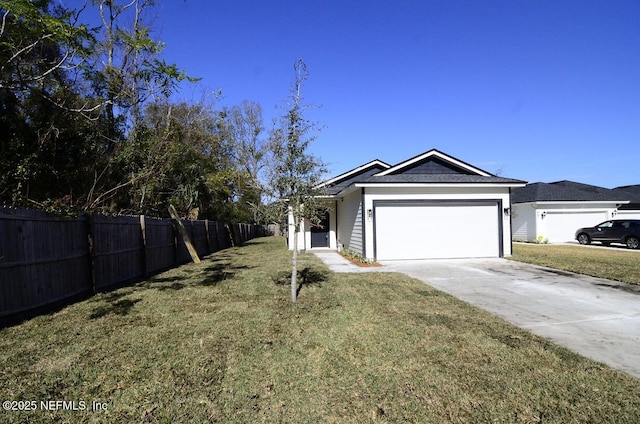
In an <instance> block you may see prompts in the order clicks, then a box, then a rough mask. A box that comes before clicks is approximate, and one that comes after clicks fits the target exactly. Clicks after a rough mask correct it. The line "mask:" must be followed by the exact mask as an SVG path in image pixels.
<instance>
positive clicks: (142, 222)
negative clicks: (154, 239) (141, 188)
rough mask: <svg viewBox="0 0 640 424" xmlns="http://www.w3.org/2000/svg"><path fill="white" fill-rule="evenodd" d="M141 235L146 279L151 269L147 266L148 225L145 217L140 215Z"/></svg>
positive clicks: (143, 270) (143, 269) (143, 267)
mask: <svg viewBox="0 0 640 424" xmlns="http://www.w3.org/2000/svg"><path fill="white" fill-rule="evenodd" d="M140 235H141V236H142V254H141V255H140V256H141V257H142V258H141V259H142V272H143V275H144V278H147V277H148V276H149V269H148V266H147V225H146V219H145V216H144V215H140Z"/></svg>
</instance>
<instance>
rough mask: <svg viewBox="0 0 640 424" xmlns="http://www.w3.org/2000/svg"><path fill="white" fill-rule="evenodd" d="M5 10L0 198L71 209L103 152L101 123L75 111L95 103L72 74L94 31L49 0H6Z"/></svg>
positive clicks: (0, 57) (1, 10) (0, 41)
mask: <svg viewBox="0 0 640 424" xmlns="http://www.w3.org/2000/svg"><path fill="white" fill-rule="evenodd" d="M0 15H1V17H2V20H1V24H0V110H1V111H2V114H0V201H3V202H6V203H11V204H28V205H33V204H36V205H38V206H41V207H43V206H47V207H55V205H56V204H57V203H64V206H65V207H67V208H73V207H74V206H76V203H77V202H78V199H79V198H80V197H81V194H82V192H83V190H84V188H83V185H84V186H86V183H85V182H86V181H90V180H91V177H90V175H89V174H90V170H89V168H90V166H88V164H93V163H97V162H98V161H99V158H100V157H101V156H100V154H99V153H100V152H97V151H96V149H94V148H93V147H94V145H93V144H92V140H93V139H95V136H94V135H95V134H96V133H97V128H98V127H99V123H97V122H94V121H87V120H85V119H81V116H79V115H78V114H77V113H69V112H70V111H74V112H79V111H81V110H83V108H85V109H84V110H86V108H87V107H88V105H89V104H90V103H91V102H88V101H86V99H84V98H83V97H82V96H81V95H80V94H79V93H78V91H77V90H75V88H74V85H73V83H72V78H73V77H74V76H77V72H79V69H80V66H81V64H82V63H83V61H84V60H85V59H86V58H87V56H88V55H89V54H90V48H89V47H90V45H91V42H92V36H91V34H90V32H89V31H88V30H87V28H86V27H85V26H82V25H78V24H77V14H74V13H72V12H70V11H68V10H65V9H63V8H62V7H60V6H57V5H56V6H52V5H51V2H50V1H49V0H38V1H27V0H13V1H2V0H0ZM85 188H86V187H85Z"/></svg>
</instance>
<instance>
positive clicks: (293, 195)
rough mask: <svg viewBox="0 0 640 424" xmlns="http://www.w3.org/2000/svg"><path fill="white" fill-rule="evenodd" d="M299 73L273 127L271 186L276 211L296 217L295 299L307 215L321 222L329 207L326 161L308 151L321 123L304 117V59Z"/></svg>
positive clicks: (296, 67) (299, 63)
mask: <svg viewBox="0 0 640 424" xmlns="http://www.w3.org/2000/svg"><path fill="white" fill-rule="evenodd" d="M294 70H295V73H296V77H295V81H294V84H293V87H292V89H291V94H290V99H289V104H288V106H287V110H286V113H285V114H284V115H282V117H281V119H280V125H279V126H278V127H276V128H274V130H273V131H272V134H271V143H272V146H273V155H274V167H273V170H272V172H273V173H272V175H271V187H272V188H273V190H274V193H273V194H274V196H275V197H276V199H277V200H276V202H275V203H274V211H275V212H276V213H277V214H278V218H279V220H278V221H276V222H283V221H285V220H286V217H287V216H289V217H290V219H291V220H292V221H293V231H294V237H293V239H294V242H293V246H292V247H293V269H292V272H291V300H292V301H293V302H295V301H296V297H297V282H296V280H297V254H298V234H299V233H300V228H301V224H302V223H303V221H304V220H305V219H306V220H308V221H309V222H311V223H312V224H317V223H319V222H320V220H321V217H322V215H323V214H324V212H325V211H326V205H325V203H324V202H323V200H322V196H323V195H324V194H325V191H324V189H323V188H320V187H319V185H320V183H321V182H322V177H323V175H325V174H326V172H327V169H326V165H325V164H324V163H323V162H322V161H321V160H320V159H319V158H317V157H315V156H313V155H311V154H310V153H308V152H307V149H308V147H309V144H310V143H311V142H312V141H313V140H315V139H316V135H315V131H317V130H318V126H317V125H316V124H315V123H313V122H310V121H309V120H307V119H306V118H305V117H304V110H305V108H307V107H308V106H305V105H304V104H303V103H302V101H303V97H302V84H303V83H304V81H305V80H306V79H307V76H308V74H307V67H306V65H305V63H304V61H303V60H302V59H298V60H297V61H296V63H295V64H294Z"/></svg>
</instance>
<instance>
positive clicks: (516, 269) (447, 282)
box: [318, 252, 640, 379]
mask: <svg viewBox="0 0 640 424" xmlns="http://www.w3.org/2000/svg"><path fill="white" fill-rule="evenodd" d="M318 257H320V259H322V260H323V262H325V263H326V264H327V265H328V266H329V267H330V268H331V269H332V270H333V271H335V272H371V271H374V272H380V271H382V272H401V273H404V274H407V275H409V276H411V277H414V278H416V279H419V280H421V281H424V282H425V283H427V284H429V285H430V286H432V287H435V288H438V289H440V290H442V291H444V292H447V293H449V294H451V295H453V296H456V297H458V298H459V299H462V300H464V301H466V302H468V303H470V304H472V305H475V306H478V307H480V308H482V309H485V310H487V311H489V312H492V313H494V314H496V315H498V316H500V317H502V318H504V319H506V320H507V321H509V322H511V323H513V324H515V325H517V326H519V327H521V328H524V329H526V330H529V331H531V332H532V333H534V334H537V335H539V336H542V337H544V338H546V339H549V340H551V341H553V342H555V343H557V344H559V345H561V346H564V347H567V348H569V349H571V350H573V351H574V352H577V353H579V354H581V355H583V356H586V357H588V358H591V359H594V360H596V361H599V362H603V363H605V364H607V365H609V366H611V367H613V368H616V369H619V370H621V371H624V372H626V373H628V374H630V375H632V376H634V377H636V378H638V379H640V286H636V285H629V284H624V283H619V282H616V281H611V280H605V279H602V278H593V277H588V276H584V275H580V274H574V273H571V272H566V271H559V270H555V269H551V268H545V267H539V266H535V265H529V264H524V263H521V262H516V261H510V260H507V259H451V260H422V261H388V262H382V265H383V266H382V267H379V268H360V267H358V266H356V265H353V264H351V263H350V262H349V261H346V260H345V259H344V258H342V257H341V256H340V255H338V253H336V252H322V253H320V254H318ZM338 258H340V259H341V260H342V261H345V262H346V264H345V263H342V261H340V260H339V259H338Z"/></svg>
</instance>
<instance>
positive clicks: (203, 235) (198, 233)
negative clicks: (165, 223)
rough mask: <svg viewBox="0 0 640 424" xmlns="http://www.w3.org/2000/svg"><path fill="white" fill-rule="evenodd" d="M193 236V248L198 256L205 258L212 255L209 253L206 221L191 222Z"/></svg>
mask: <svg viewBox="0 0 640 424" xmlns="http://www.w3.org/2000/svg"><path fill="white" fill-rule="evenodd" d="M191 226H192V230H193V231H192V234H193V238H192V240H193V246H194V247H195V248H196V252H198V256H200V257H201V258H202V257H203V256H206V255H208V254H209V253H211V252H210V251H209V243H208V242H207V227H206V224H205V222H204V221H191Z"/></svg>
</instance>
